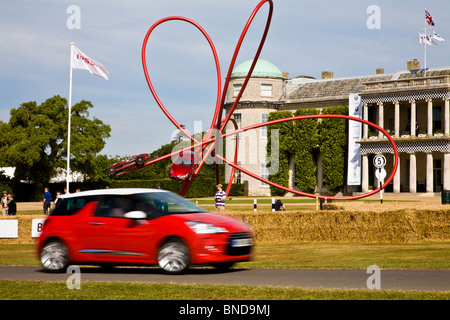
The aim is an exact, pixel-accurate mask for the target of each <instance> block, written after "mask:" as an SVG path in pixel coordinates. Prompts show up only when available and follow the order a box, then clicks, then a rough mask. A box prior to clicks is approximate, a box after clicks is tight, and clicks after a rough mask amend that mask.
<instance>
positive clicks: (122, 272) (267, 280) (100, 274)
mask: <svg viewBox="0 0 450 320" xmlns="http://www.w3.org/2000/svg"><path fill="white" fill-rule="evenodd" d="M374 275H375V274H374V273H366V270H330V269H232V270H230V271H228V272H224V273H218V272H215V271H214V270H213V269H191V270H190V272H189V273H188V274H185V275H180V276H170V275H166V274H163V273H162V272H161V271H160V270H159V269H157V268H114V269H110V270H108V271H106V270H104V269H102V268H94V267H92V268H91V267H82V268H81V281H135V282H156V283H169V282H171V283H182V284H242V285H252V286H253V285H256V286H258V285H268V286H290V287H300V288H323V289H331V288H338V289H367V281H368V278H369V277H371V276H374ZM68 277H69V274H66V273H63V274H49V273H47V272H44V271H43V269H42V268H40V267H12V266H5V267H0V279H2V280H3V279H9V280H48V281H66V280H67V279H68ZM379 279H380V285H381V289H382V290H394V289H398V290H421V291H432V290H447V291H450V270H380V278H379ZM372 283H374V282H372Z"/></svg>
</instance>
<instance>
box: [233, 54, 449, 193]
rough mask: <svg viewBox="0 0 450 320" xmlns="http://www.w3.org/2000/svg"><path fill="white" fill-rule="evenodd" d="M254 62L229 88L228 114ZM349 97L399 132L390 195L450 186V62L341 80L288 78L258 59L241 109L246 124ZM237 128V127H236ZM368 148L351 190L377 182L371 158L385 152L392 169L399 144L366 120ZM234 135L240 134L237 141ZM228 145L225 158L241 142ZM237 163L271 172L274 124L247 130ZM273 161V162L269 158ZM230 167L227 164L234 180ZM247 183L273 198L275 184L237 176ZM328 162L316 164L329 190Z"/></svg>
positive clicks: (238, 71)
mask: <svg viewBox="0 0 450 320" xmlns="http://www.w3.org/2000/svg"><path fill="white" fill-rule="evenodd" d="M250 65H251V60H249V61H246V62H244V63H242V64H240V65H239V66H237V67H236V68H235V70H234V71H233V73H232V74H231V78H230V85H229V87H228V92H227V104H226V105H225V107H226V109H227V111H228V110H229V108H230V107H231V105H232V103H233V102H234V100H235V98H236V96H237V94H238V92H239V90H240V88H241V87H242V83H243V81H244V79H245V76H246V75H247V71H248V69H249V67H250ZM350 94H359V95H360V96H361V100H362V105H363V118H364V119H365V120H368V121H370V122H373V123H375V124H377V125H379V126H380V127H382V128H384V129H385V130H386V131H387V132H389V134H391V136H392V137H393V139H394V141H395V143H396V145H397V148H398V151H399V160H400V161H399V167H398V169H397V172H396V174H395V176H394V179H393V181H392V182H391V183H390V184H389V185H388V187H387V188H386V191H387V192H394V193H400V192H410V193H416V192H427V193H434V192H440V191H442V190H450V123H449V122H450V114H449V99H450V67H442V68H434V69H428V70H427V71H426V74H425V72H424V70H422V69H420V63H419V62H418V61H417V60H412V61H408V62H407V69H406V70H403V71H398V72H394V73H384V70H383V69H377V70H376V73H375V74H374V75H369V76H357V77H347V78H336V79H335V78H334V77H333V73H332V72H329V71H325V72H322V78H321V79H314V78H312V77H308V76H299V77H296V78H291V79H289V78H288V75H287V73H282V72H281V71H280V70H279V69H278V68H277V67H276V66H274V65H273V64H271V63H270V62H268V61H265V60H259V61H258V63H257V64H256V67H255V69H254V71H253V74H252V77H251V79H250V81H249V83H248V85H247V88H246V90H245V92H244V93H243V95H242V98H241V100H240V103H239V104H238V106H237V107H236V109H235V111H234V118H235V120H236V122H237V123H238V126H240V127H246V126H248V125H252V124H255V123H260V122H265V121H267V119H268V116H269V114H270V113H271V112H275V111H283V110H289V111H292V112H295V111H296V110H298V109H300V108H306V109H310V108H316V109H319V110H322V109H323V108H327V107H331V106H342V105H348V99H349V95H350ZM230 129H231V126H230ZM362 132H363V134H362V137H361V140H360V141H359V144H360V145H361V149H360V150H361V160H362V161H361V177H362V179H361V186H358V187H356V188H355V187H345V188H344V190H343V191H344V192H345V193H347V194H351V193H354V192H363V193H365V192H367V191H369V190H370V189H371V188H372V187H373V186H377V185H378V184H379V181H377V179H376V177H375V174H374V168H373V164H372V159H373V157H374V156H375V155H377V154H383V155H384V156H385V157H386V159H387V164H386V167H385V169H386V171H387V172H388V175H389V172H391V171H392V168H393V164H394V156H393V150H392V146H391V145H390V143H389V141H388V139H387V138H386V137H384V135H383V134H382V133H381V132H374V131H373V129H371V127H369V126H367V125H363V131H362ZM232 139H233V138H232ZM232 139H230V142H229V143H226V151H225V152H226V157H227V158H228V159H233V157H234V148H235V146H234V143H235V142H233V140H232ZM239 144H240V146H239V153H238V163H239V164H240V165H241V166H242V167H244V168H245V169H247V170H249V171H251V172H254V173H256V174H258V175H260V176H262V177H267V172H268V170H267V166H268V165H270V163H269V161H268V159H267V152H266V146H267V128H266V127H263V128H259V129H255V130H252V132H250V131H249V132H246V133H243V134H241V136H240V140H239ZM269 160H270V159H269ZM294 160H295V159H291V161H290V183H289V187H290V188H293V189H295V188H296V187H295V184H294V172H295V170H294ZM230 172H231V169H230V168H229V166H226V169H225V178H226V180H228V178H229V175H230ZM244 181H248V189H247V193H248V195H254V196H257V195H270V188H269V186H268V185H266V184H264V183H261V182H260V181H259V180H256V179H253V178H251V177H249V176H247V175H245V174H243V173H239V172H237V173H236V174H235V182H237V183H243V182H244ZM322 181H323V172H322V170H321V161H320V156H319V161H318V163H317V183H318V184H317V187H316V191H317V192H318V193H321V194H326V193H327V190H326V187H325V186H322V185H321V182H322Z"/></svg>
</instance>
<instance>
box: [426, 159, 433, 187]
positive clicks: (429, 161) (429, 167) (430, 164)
mask: <svg viewBox="0 0 450 320" xmlns="http://www.w3.org/2000/svg"><path fill="white" fill-rule="evenodd" d="M433 185H434V184H433V154H432V153H431V152H427V192H433Z"/></svg>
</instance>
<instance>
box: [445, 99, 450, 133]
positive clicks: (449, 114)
mask: <svg viewBox="0 0 450 320" xmlns="http://www.w3.org/2000/svg"><path fill="white" fill-rule="evenodd" d="M449 100H450V98H444V134H445V135H446V136H448V135H449V134H450V111H449V109H450V108H449Z"/></svg>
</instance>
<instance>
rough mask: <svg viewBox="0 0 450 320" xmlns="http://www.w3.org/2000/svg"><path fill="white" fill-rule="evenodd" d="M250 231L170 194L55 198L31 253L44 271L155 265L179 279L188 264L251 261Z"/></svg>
mask: <svg viewBox="0 0 450 320" xmlns="http://www.w3.org/2000/svg"><path fill="white" fill-rule="evenodd" d="M252 247H253V237H252V234H251V230H250V228H249V226H248V225H247V224H246V223H244V222H243V221H240V220H238V219H235V218H232V217H228V216H225V215H222V214H215V213H208V212H206V211H205V210H203V209H202V208H200V207H197V206H196V205H194V204H193V203H192V202H191V201H189V200H186V199H185V198H183V197H181V196H179V195H176V194H174V193H172V192H168V191H163V190H154V189H131V188H130V189H105V190H97V191H82V192H78V193H73V194H66V195H63V196H60V200H59V201H58V203H57V206H56V207H55V209H54V210H53V211H52V212H51V214H50V215H49V216H48V217H47V219H46V220H45V223H44V226H43V228H42V233H41V235H40V237H39V239H38V243H37V251H38V254H39V257H40V260H41V263H42V265H43V267H44V268H45V269H46V270H47V271H50V272H64V271H65V270H66V268H67V267H68V266H69V265H71V264H75V265H83V264H89V265H101V266H118V265H156V264H158V265H159V266H160V267H161V268H162V269H163V270H164V271H165V272H167V273H169V274H177V273H182V272H185V271H186V270H187V269H188V268H189V266H190V265H212V266H215V267H217V268H220V269H227V268H230V267H231V266H232V265H233V264H234V263H235V262H239V261H248V260H249V259H251V257H252Z"/></svg>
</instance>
